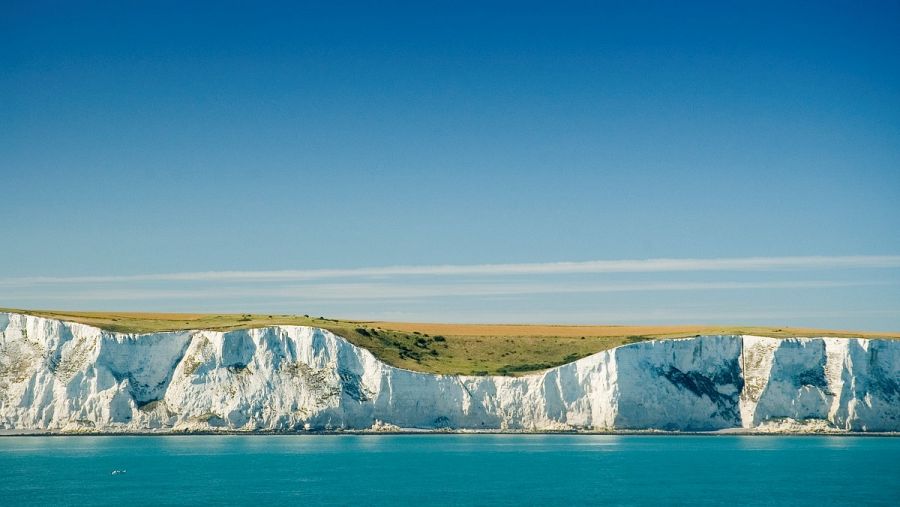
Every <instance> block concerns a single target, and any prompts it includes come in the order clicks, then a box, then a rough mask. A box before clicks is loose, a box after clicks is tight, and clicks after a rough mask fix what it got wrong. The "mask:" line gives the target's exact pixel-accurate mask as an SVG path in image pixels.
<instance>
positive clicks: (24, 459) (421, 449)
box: [0, 434, 900, 507]
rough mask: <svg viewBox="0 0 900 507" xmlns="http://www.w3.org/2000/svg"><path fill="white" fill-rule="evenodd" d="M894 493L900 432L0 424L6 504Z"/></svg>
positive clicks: (610, 501) (734, 500)
mask: <svg viewBox="0 0 900 507" xmlns="http://www.w3.org/2000/svg"><path fill="white" fill-rule="evenodd" d="M226 504H230V505H255V506H268V505H302V506H311V505H353V506H373V505H392V506H394V505H399V506H405V505H411V506H432V505H485V506H497V505H516V506H521V505H536V506H553V505H565V506H570V505H653V506H658V505H759V506H763V505H810V506H816V507H822V506H827V505H853V506H862V505H885V506H892V507H896V506H900V438H894V437H835V436H737V435H728V436H672V435H665V436H659V435H621V436H620V435H509V434H504V435H486V434H437V435H435V434H422V435H278V436H275V435H222V436H211V435H203V436H27V437H25V436H21V437H18V436H16V437H13V436H7V437H0V505H3V506H14V505H42V506H44V505H51V506H56V505H116V506H126V507H131V506H139V505H226Z"/></svg>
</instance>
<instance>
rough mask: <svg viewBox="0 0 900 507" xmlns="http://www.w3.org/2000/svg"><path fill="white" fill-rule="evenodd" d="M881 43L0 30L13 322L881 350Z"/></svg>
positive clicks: (476, 15)
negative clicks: (678, 326)
mask: <svg viewBox="0 0 900 507" xmlns="http://www.w3.org/2000/svg"><path fill="white" fill-rule="evenodd" d="M898 22H900V4H898V3H897V2H873V3H868V4H866V6H865V7H860V6H859V5H857V4H854V3H851V2H791V3H790V4H789V5H786V4H785V2H771V3H769V2H734V3H729V4H728V5H725V4H723V3H721V2H708V3H707V2H697V3H691V5H690V6H685V5H675V3H672V2H617V3H606V2H599V3H597V2H591V3H585V2H573V3H567V2H562V3H558V2H554V3H553V5H552V6H550V5H549V4H545V3H528V2H525V3H522V2H516V3H490V4H485V3H483V2H478V3H459V2H453V3H449V2H448V3H443V2H436V3H431V4H430V5H429V6H427V7H426V6H424V5H423V4H421V3H413V2H410V3H397V2H386V3H381V2H380V3H378V6H377V7H375V6H371V5H369V6H366V5H365V4H362V3H359V4H356V3H353V2H337V3H335V2H327V3H324V2H323V3H322V4H321V5H315V4H312V3H308V2H307V3H302V4H301V5H299V6H298V5H290V4H287V3H285V4H277V3H276V4H269V5H268V6H266V7H257V6H253V7H251V6H250V5H241V4H240V3H236V2H235V3H232V2H216V3H208V4H206V3H203V2H199V3H195V4H192V6H191V7H185V6H184V5H182V3H181V2H152V3H130V4H129V5H124V4H121V3H119V2H86V3H81V4H79V5H75V4H64V5H56V4H53V3H45V2H40V1H33V2H32V1H30V2H4V3H3V5H2V6H0V69H2V72H0V97H2V100H0V219H2V223H3V224H4V234H3V235H2V239H0V306H2V307H20V308H21V307H27V308H62V309H111V310H113V309H114V310H167V311H173V310H182V311H214V312H219V311H221V312H224V311H229V312H231V311H233V312H241V311H253V312H265V313H285V312H287V313H309V314H316V315H319V314H323V315H330V316H339V317H351V318H386V319H399V320H443V321H456V322H462V321H472V322H476V321H477V322H485V321H490V322H579V323H581V322H590V323H667V322H671V323H686V322H694V323H729V324H771V325H776V326H778V325H782V326H788V325H797V326H799V325H805V326H819V327H832V328H857V329H866V330H900V262H898V259H900V233H898V231H900V202H898V197H900V142H898V139H900V137H898V134H900V59H898V58H897V54H900V31H898V30H896V27H897V26H898ZM559 263H570V264H559ZM448 266H450V267H448ZM148 275H149V276H148Z"/></svg>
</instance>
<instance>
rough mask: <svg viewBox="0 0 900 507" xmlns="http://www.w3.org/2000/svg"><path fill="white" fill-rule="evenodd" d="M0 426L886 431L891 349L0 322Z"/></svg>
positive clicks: (898, 412) (899, 423)
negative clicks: (539, 343) (502, 369)
mask: <svg viewBox="0 0 900 507" xmlns="http://www.w3.org/2000/svg"><path fill="white" fill-rule="evenodd" d="M0 428H2V429H5V430H18V431H58V432H124V433H128V432H147V431H160V432H166V431H283V432H293V431H306V430H326V431H327V430H377V431H381V430H398V429H411V428H415V429H425V430H524V431H563V430H575V431H615V430H668V431H716V430H729V429H743V430H750V431H781V432H813V431H846V432H896V431H900V341H892V340H877V339H862V338H827V337H823V338H783V339H782V338H767V337H761V336H749V335H726V336H701V337H696V338H687V339H672V340H658V341H648V342H641V343H635V344H631V345H625V346H621V347H618V348H616V349H612V350H607V351H604V352H600V353H597V354H594V355H592V356H589V357H586V358H583V359H580V360H578V361H575V362H572V363H569V364H566V365H563V366H559V367H557V368H552V369H549V370H546V371H543V372H540V373H535V374H532V375H526V376H522V377H501V376H456V375H432V374H427V373H419V372H413V371H408V370H403V369H399V368H395V367H392V366H389V365H386V364H384V363H382V362H381V361H379V360H378V359H377V358H375V357H374V356H373V355H372V354H371V353H369V352H368V351H367V350H365V349H362V348H359V347H356V346H354V345H352V344H351V343H349V342H347V341H346V340H344V339H342V338H341V337H339V336H336V335H334V334H332V333H330V332H328V331H325V330H322V329H318V328H314V327H303V326H272V327H266V328H260V329H249V330H237V331H230V332H224V333H222V332H214V331H206V330H194V331H178V332H162V333H150V334H124V333H114V332H108V331H103V330H100V329H98V328H95V327H91V326H87V325H83V324H76V323H71V322H65V321H60V320H55V319H47V318H42V317H35V316H31V315H25V314H20V313H0Z"/></svg>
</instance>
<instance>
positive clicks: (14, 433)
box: [0, 428, 900, 438]
mask: <svg viewBox="0 0 900 507" xmlns="http://www.w3.org/2000/svg"><path fill="white" fill-rule="evenodd" d="M344 435H346V436H370V435H371V436H395V435H400V436H406V435H410V436H415V435H426V436H427V435H501V436H503V435H519V436H521V435H535V436H537V435H540V436H546V435H584V436H598V435H601V436H659V437H670V436H671V437H681V436H703V437H745V436H753V437H900V432H896V431H871V432H862V431H818V432H813V431H810V432H800V431H753V430H747V431H743V430H738V431H735V430H733V429H724V430H714V431H664V430H618V431H579V430H572V431H528V430H427V429H415V428H408V429H399V430H395V431H394V430H391V431H385V430H321V431H316V430H303V431H264V430H263V431H192V430H188V431H178V430H175V431H173V430H164V431H129V432H115V431H90V432H88V431H85V432H77V431H75V432H72V431H58V430H0V438H3V437H171V436H175V437H181V436H184V437H190V436H308V437H316V436H344Z"/></svg>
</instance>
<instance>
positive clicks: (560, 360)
mask: <svg viewBox="0 0 900 507" xmlns="http://www.w3.org/2000/svg"><path fill="white" fill-rule="evenodd" d="M0 311H11V312H18V313H27V314H31V315H37V316H41V317H48V318H55V319H61V320H68V321H74V322H80V323H83V324H88V325H92V326H96V327H99V328H102V329H106V330H109V331H117V332H121V333H149V332H159V331H178V330H186V329H210V330H215V331H230V330H234V329H247V328H255V327H265V326H272V325H299V326H314V327H320V328H323V329H327V330H329V331H331V332H333V333H335V334H337V335H340V336H342V337H344V338H346V339H347V340H349V341H350V342H351V343H353V344H355V345H358V346H360V347H364V348H366V349H368V350H370V351H371V352H372V353H373V354H375V356H376V357H378V358H379V359H381V360H382V361H384V362H386V363H388V364H390V365H393V366H397V367H400V368H406V369H410V370H416V371H422V372H429V373H444V374H466V375H521V374H524V373H528V372H533V371H538V370H543V369H546V368H551V367H554V366H559V365H561V364H565V363H569V362H572V361H574V360H576V359H580V358H582V357H585V356H588V355H591V354H594V353H597V352H600V351H603V350H608V349H611V348H614V347H617V346H619V345H624V344H628V343H634V342H638V341H643V340H651V339H661V338H679V337H687V336H695V335H698V334H758V335H764V336H773V337H790V336H822V335H826V336H838V337H841V336H843V337H880V338H892V339H896V338H900V333H857V332H851V331H827V330H818V329H800V328H772V327H758V326H754V327H747V326H745V327H739V326H730V327H729V326H557V325H534V326H530V325H481V324H427V323H421V324H417V323H408V322H378V321H355V320H340V319H329V318H325V317H321V316H309V315H285V314H272V315H266V314H200V313H196V314H188V313H138V312H70V311H49V310H12V309H0Z"/></svg>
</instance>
